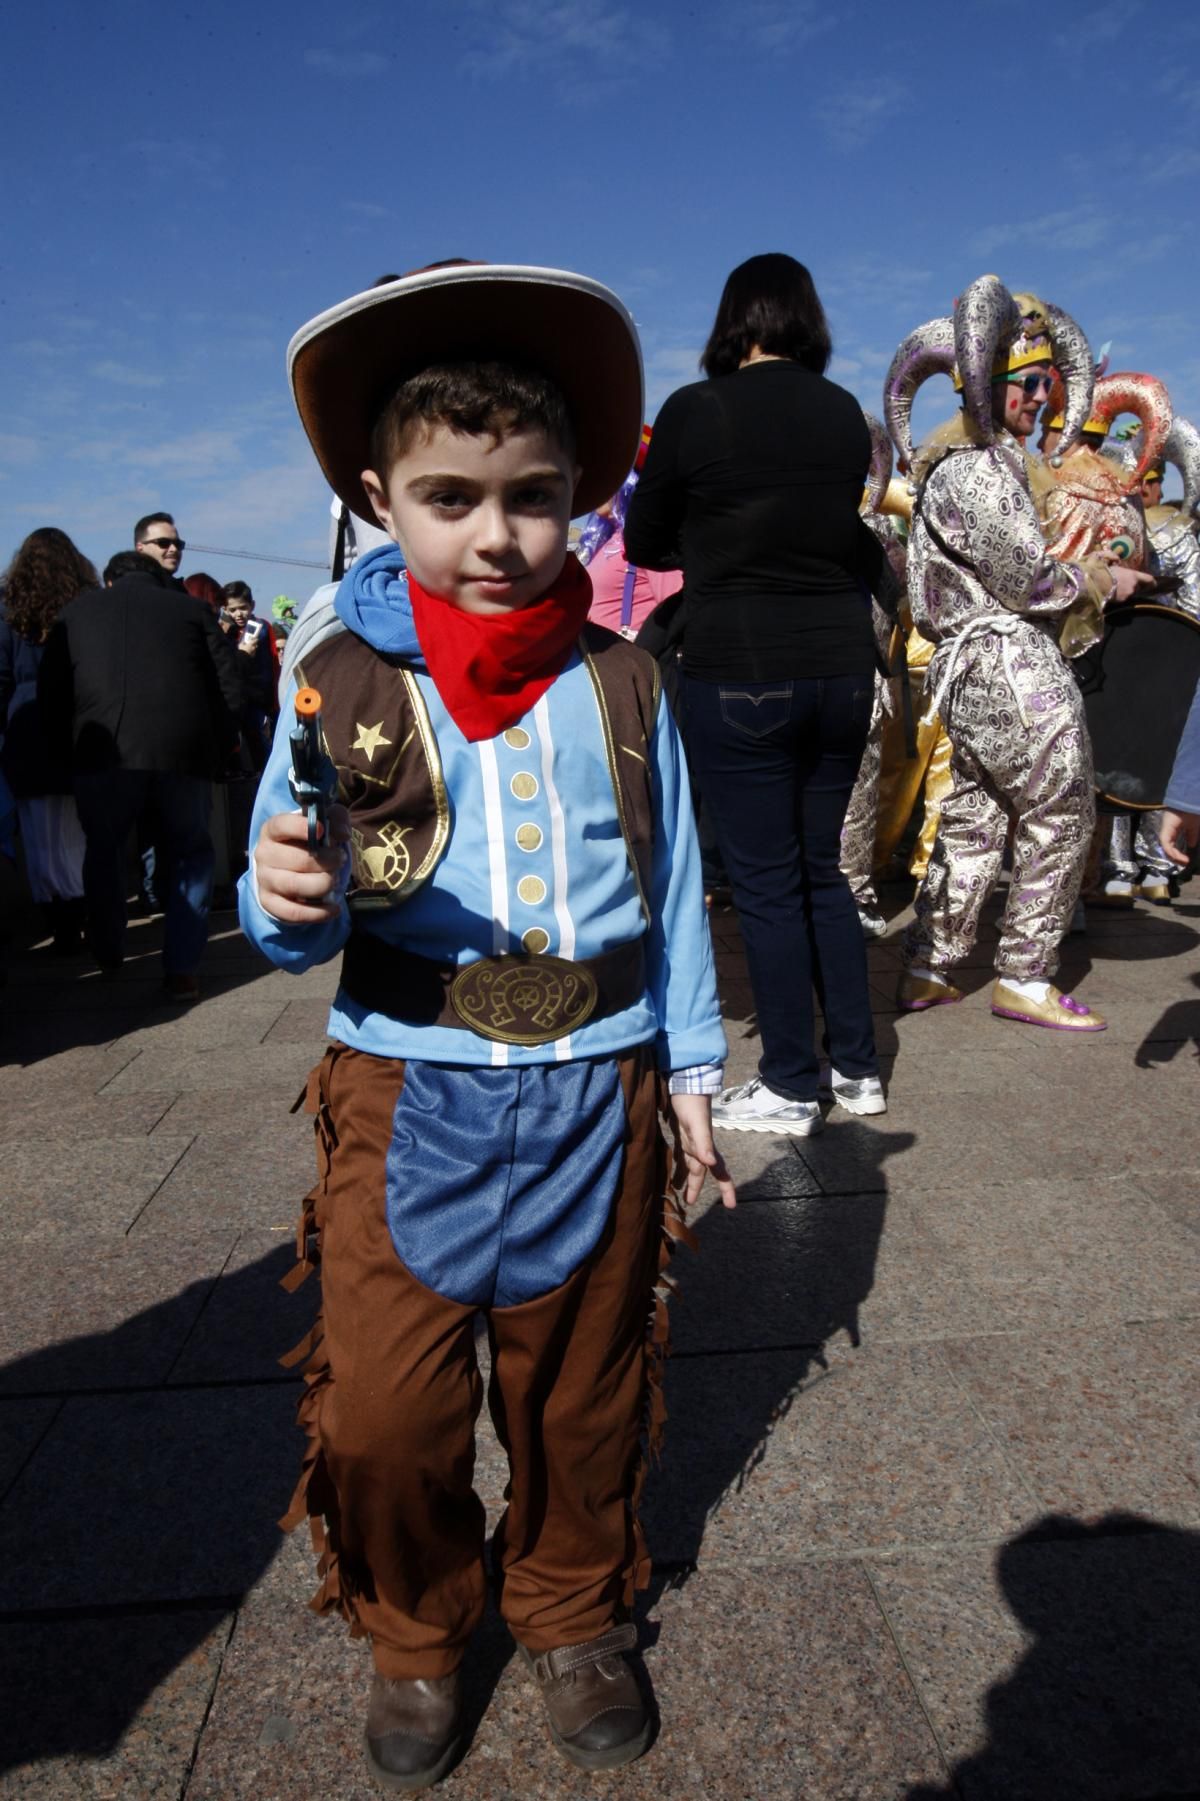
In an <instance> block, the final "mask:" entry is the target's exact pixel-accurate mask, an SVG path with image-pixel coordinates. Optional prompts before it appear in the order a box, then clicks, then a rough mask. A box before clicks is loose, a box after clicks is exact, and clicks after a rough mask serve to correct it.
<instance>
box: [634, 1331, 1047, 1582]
mask: <svg viewBox="0 0 1200 1801" xmlns="http://www.w3.org/2000/svg"><path fill="white" fill-rule="evenodd" d="M666 1399H667V1409H668V1414H669V1420H668V1425H667V1431H666V1441H665V1450H664V1455H663V1460H662V1463H661V1466H660V1467H659V1468H658V1469H656V1470H655V1471H653V1472H652V1474H651V1478H650V1480H649V1482H648V1483H647V1489H646V1510H645V1517H646V1534H647V1538H648V1541H649V1544H650V1549H651V1552H652V1554H653V1556H654V1557H655V1558H656V1559H657V1560H658V1561H660V1562H667V1563H672V1564H675V1563H680V1562H691V1561H694V1560H697V1559H699V1560H700V1561H701V1562H702V1563H703V1564H726V1563H739V1562H745V1561H747V1560H755V1559H766V1558H774V1559H781V1558H783V1559H786V1558H796V1559H799V1558H803V1557H806V1556H809V1555H822V1556H825V1555H830V1554H834V1553H840V1554H843V1555H845V1554H848V1553H853V1552H856V1551H861V1550H863V1549H866V1548H871V1547H880V1546H897V1545H902V1544H920V1543H930V1542H939V1541H942V1540H945V1539H949V1538H953V1537H954V1536H956V1535H962V1534H971V1535H977V1534H986V1535H988V1536H992V1537H996V1538H1002V1537H1004V1535H1005V1534H1006V1533H1008V1532H1010V1531H1012V1530H1013V1529H1014V1528H1017V1527H1019V1526H1020V1525H1021V1524H1023V1523H1024V1522H1025V1521H1026V1520H1027V1519H1028V1517H1029V1514H1030V1511H1031V1506H1032V1503H1033V1494H1032V1490H1030V1489H1028V1488H1027V1487H1025V1486H1024V1485H1023V1484H1022V1483H1021V1481H1020V1480H1019V1478H1018V1477H1017V1475H1016V1474H1015V1473H1014V1472H1013V1470H1012V1469H1011V1468H1010V1466H1009V1464H1008V1463H1007V1462H1006V1460H1005V1458H1004V1456H1003V1455H1002V1454H1001V1451H1000V1450H999V1448H998V1447H997V1444H996V1442H995V1440H994V1439H993V1437H992V1435H991V1434H990V1433H989V1431H988V1429H987V1427H986V1426H985V1425H984V1423H983V1422H982V1420H981V1419H980V1417H979V1415H978V1413H977V1411H976V1409H975V1408H974V1407H973V1406H972V1404H971V1402H970V1400H969V1399H968V1397H967V1396H966V1394H964V1392H963V1390H962V1389H961V1388H960V1386H959V1385H958V1383H957V1382H956V1381H955V1379H954V1376H953V1374H952V1372H951V1369H950V1366H949V1363H948V1361H947V1360H946V1358H945V1357H943V1356H942V1355H941V1352H940V1348H939V1347H938V1346H937V1345H887V1344H880V1345H875V1346H872V1347H869V1348H868V1347H866V1346H864V1347H863V1348H862V1349H861V1350H845V1349H843V1348H841V1347H834V1348H833V1349H831V1350H829V1351H825V1352H821V1351H820V1350H819V1349H808V1348H804V1347H800V1348H798V1349H796V1350H792V1351H755V1352H744V1353H742V1354H741V1355H740V1356H735V1357H677V1358H673V1359H672V1360H671V1362H670V1363H669V1365H668V1368H667V1383H666Z"/></svg>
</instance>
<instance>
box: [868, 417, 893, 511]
mask: <svg viewBox="0 0 1200 1801" xmlns="http://www.w3.org/2000/svg"><path fill="white" fill-rule="evenodd" d="M863 418H864V419H865V420H866V422H867V430H868V431H869V432H870V434H871V463H870V467H869V468H868V470H867V511H868V513H877V512H878V511H879V509H880V506H881V505H882V504H883V497H884V495H885V494H886V493H887V486H888V483H889V482H890V481H891V479H892V441H891V439H890V438H889V437H888V435H887V432H886V430H885V429H884V426H883V422H882V421H881V420H879V419H877V418H876V417H875V415H874V413H868V411H867V409H866V407H864V408H863Z"/></svg>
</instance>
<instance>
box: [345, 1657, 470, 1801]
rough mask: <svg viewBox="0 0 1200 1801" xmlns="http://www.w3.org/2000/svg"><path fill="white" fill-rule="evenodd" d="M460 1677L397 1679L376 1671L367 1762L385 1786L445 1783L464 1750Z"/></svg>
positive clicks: (370, 1702)
mask: <svg viewBox="0 0 1200 1801" xmlns="http://www.w3.org/2000/svg"><path fill="white" fill-rule="evenodd" d="M461 1726H462V1719H461V1712H460V1705H459V1684H458V1674H457V1672H455V1674H454V1675H453V1676H427V1677H422V1678H419V1679H417V1680H415V1681H411V1682H400V1681H395V1680H393V1679H392V1678H391V1677H388V1676H380V1675H379V1674H378V1672H376V1674H375V1676H374V1678H373V1679H372V1682H371V1693H370V1696H369V1698H368V1700H367V1762H368V1763H369V1764H370V1766H371V1774H372V1775H373V1776H374V1778H375V1780H376V1782H378V1783H380V1784H381V1785H382V1786H383V1787H384V1788H390V1789H405V1790H409V1791H412V1790H415V1789H423V1788H432V1786H433V1784H434V1783H435V1782H440V1781H441V1779H442V1777H443V1776H444V1775H445V1774H446V1772H447V1770H449V1769H450V1767H451V1766H452V1764H454V1762H455V1761H456V1759H457V1758H458V1755H459V1752H460V1750H461V1749H462V1737H461Z"/></svg>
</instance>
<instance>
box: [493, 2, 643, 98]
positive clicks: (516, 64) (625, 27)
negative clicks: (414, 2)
mask: <svg viewBox="0 0 1200 1801" xmlns="http://www.w3.org/2000/svg"><path fill="white" fill-rule="evenodd" d="M468 10H469V12H470V13H471V14H472V15H473V16H474V18H475V19H476V21H477V28H476V33H475V37H476V41H475V42H474V43H473V44H472V47H471V48H470V49H469V50H468V51H467V53H466V55H465V56H464V57H463V59H462V67H463V68H464V69H465V70H466V72H467V73H468V74H470V75H473V76H476V77H477V78H479V79H481V80H491V81H500V80H503V79H505V78H506V77H510V76H520V75H532V74H537V73H540V72H541V71H543V70H545V69H547V68H553V69H555V70H557V71H559V72H560V73H565V75H566V76H567V79H568V81H569V83H570V86H571V90H572V94H573V97H575V98H579V97H582V95H583V94H585V93H586V84H584V83H581V82H580V81H579V77H580V75H581V73H583V74H586V75H587V76H588V77H589V80H590V79H591V78H593V77H594V78H595V79H596V80H597V81H600V82H602V83H603V84H604V85H605V87H606V88H607V89H609V90H611V88H612V86H613V83H614V81H616V80H619V81H622V82H623V81H625V80H626V79H629V80H632V78H633V77H632V74H631V73H630V71H636V70H637V69H638V68H639V67H640V66H641V65H642V64H643V63H644V61H645V60H646V59H647V58H653V57H658V56H662V55H663V53H664V52H665V51H666V50H667V48H668V46H669V44H670V33H669V32H668V31H667V30H666V29H665V28H664V27H663V26H662V25H660V24H658V23H656V22H655V21H653V20H650V19H646V18H644V17H643V16H641V14H639V13H637V12H635V11H633V10H631V9H629V8H626V7H608V8H604V7H601V6H593V5H589V4H587V3H586V0H556V4H554V5H550V6H545V5H543V4H541V3H540V0H501V3H500V4H499V5H494V4H490V3H489V4H486V5H481V4H479V3H478V0H470V4H469V6H468Z"/></svg>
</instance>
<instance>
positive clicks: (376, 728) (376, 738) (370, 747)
mask: <svg viewBox="0 0 1200 1801" xmlns="http://www.w3.org/2000/svg"><path fill="white" fill-rule="evenodd" d="M354 723H355V725H356V726H357V728H358V737H357V738H356V739H355V740H354V743H353V744H352V745H351V746H350V748H351V750H362V751H365V752H366V754H367V762H368V763H373V762H374V760H375V752H376V751H377V750H378V749H379V747H380V745H381V744H390V743H391V742H392V741H391V739H390V738H385V737H384V735H383V720H382V719H381V720H380V721H379V724H378V725H359V723H358V721H357V720H355V722H354Z"/></svg>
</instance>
